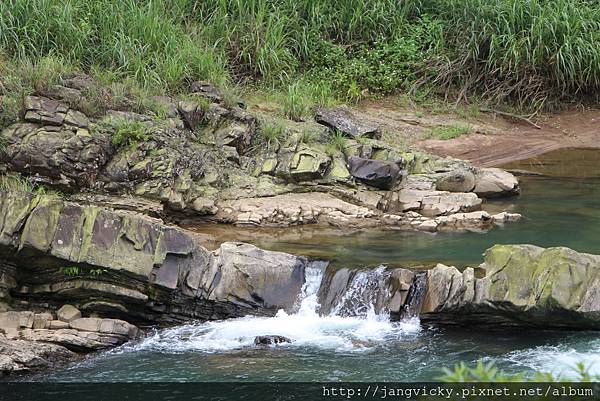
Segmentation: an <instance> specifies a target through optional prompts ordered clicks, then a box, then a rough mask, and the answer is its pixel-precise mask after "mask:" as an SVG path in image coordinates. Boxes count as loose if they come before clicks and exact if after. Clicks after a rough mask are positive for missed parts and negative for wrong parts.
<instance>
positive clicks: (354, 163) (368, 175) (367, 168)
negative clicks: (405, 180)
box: [348, 156, 403, 189]
mask: <svg viewBox="0 0 600 401" xmlns="http://www.w3.org/2000/svg"><path fill="white" fill-rule="evenodd" d="M348 171H349V172H350V174H352V176H353V177H355V178H357V179H359V180H361V181H362V182H364V183H365V184H367V185H370V186H373V187H376V188H380V189H391V188H393V187H394V186H395V185H396V183H397V182H399V181H401V180H402V177H403V171H402V170H401V169H400V166H399V165H398V164H397V163H390V162H384V161H380V160H373V159H363V158H360V157H355V156H350V157H349V158H348Z"/></svg>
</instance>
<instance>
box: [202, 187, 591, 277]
mask: <svg viewBox="0 0 600 401" xmlns="http://www.w3.org/2000/svg"><path fill="white" fill-rule="evenodd" d="M520 181H521V185H522V194H521V196H518V197H514V198H510V199H507V200H501V201H488V202H487V203H486V204H485V205H484V206H485V208H487V209H491V210H494V211H501V210H507V211H511V212H517V213H520V214H522V215H523V219H522V220H521V221H519V222H515V223H507V224H506V225H504V226H500V227H498V226H497V227H494V228H492V229H491V230H489V231H488V232H458V233H456V232H454V233H451V232H442V233H434V234H432V233H426V232H413V231H410V232H408V231H392V230H366V231H357V232H348V233H343V232H339V231H337V232H334V231H330V230H315V229H312V228H302V227H301V228H289V229H286V232H285V233H277V232H276V231H274V230H243V229H242V230H240V229H237V230H236V231H235V232H232V231H227V232H220V233H219V234H218V235H217V237H218V238H219V239H222V240H240V241H246V242H252V243H254V244H256V245H257V246H259V247H263V248H265V249H271V250H279V251H284V252H289V253H294V254H301V255H309V256H312V257H317V258H324V259H327V260H333V261H334V262H335V263H336V264H338V265H343V266H366V265H377V264H381V263H386V264H390V265H397V266H405V265H414V264H423V265H434V264H436V263H438V262H441V263H445V264H452V265H455V266H459V267H460V266H466V265H477V264H479V263H481V262H482V253H483V252H484V251H485V250H486V249H488V248H489V247H491V246H492V245H494V244H525V243H526V244H534V245H539V246H544V247H550V246H567V247H570V248H572V249H575V250H577V251H580V252H589V253H600V241H599V240H600V179H595V178H594V179H573V178H557V177H554V178H549V177H540V176H526V177H520ZM208 230H209V231H212V232H214V229H213V230H211V229H210V227H209V228H208Z"/></svg>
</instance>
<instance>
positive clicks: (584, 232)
mask: <svg viewBox="0 0 600 401" xmlns="http://www.w3.org/2000/svg"><path fill="white" fill-rule="evenodd" d="M559 152H560V153H559V154H558V155H557V154H556V152H554V153H551V154H549V155H546V156H542V157H540V158H537V159H536V160H528V161H524V162H520V163H516V164H514V165H511V166H508V167H511V168H514V169H521V170H523V169H526V170H530V171H537V172H538V173H544V174H547V176H524V177H521V183H522V194H521V196H519V197H516V198H512V199H508V200H502V201H493V202H487V204H486V205H485V207H486V208H487V209H490V210H501V209H503V210H510V211H513V212H518V213H521V214H522V215H523V216H524V217H523V220H521V221H520V222H518V223H510V224H507V225H506V226H504V227H495V228H493V229H492V230H490V231H489V232H485V233H483V232H462V233H437V234H429V233H416V232H401V231H389V230H388V231H384V230H368V231H353V232H345V233H340V232H336V233H333V232H332V231H331V230H325V231H323V230H315V229H311V228H308V229H307V228H295V229H287V230H285V231H283V232H280V234H281V235H277V234H276V233H274V232H273V230H240V229H236V231H235V235H236V238H237V239H238V240H245V241H248V242H253V243H254V244H256V245H258V246H261V247H264V248H267V249H272V250H281V251H286V252H291V253H296V254H304V255H309V256H312V257H316V258H324V259H330V260H332V261H333V263H334V265H336V266H348V267H365V266H371V267H373V269H377V267H378V266H380V265H382V264H385V265H390V266H415V267H419V266H422V267H423V268H426V267H427V266H430V265H432V264H435V263H437V262H442V263H445V264H453V265H456V266H458V267H464V266H468V265H477V264H479V263H481V261H482V257H481V254H482V252H483V251H484V250H485V249H487V248H489V247H490V246H492V245H493V244H509V243H529V244H535V245H540V246H546V247H547V246H567V247H570V248H573V249H575V250H577V251H582V252H590V253H600V248H599V246H598V240H599V239H600V162H599V160H600V158H599V157H598V155H599V153H598V151H588V150H577V149H571V150H562V151H559ZM582 152H583V153H582ZM584 156H585V157H584ZM581 160H584V161H583V162H579V161H581ZM201 231H202V230H201ZM209 231H210V232H211V233H212V234H213V235H215V236H216V237H217V239H218V240H221V239H230V238H228V236H231V235H232V234H231V233H232V231H231V229H229V230H225V231H223V230H221V229H220V228H219V229H215V228H209ZM322 275H323V272H322V271H321V270H319V269H316V268H315V269H312V270H311V271H310V272H309V274H308V275H307V281H306V284H305V286H304V288H303V293H302V295H301V297H300V298H299V299H298V302H297V310H296V311H295V312H294V313H285V312H283V311H280V312H279V313H278V314H277V316H275V317H272V318H258V317H245V318H240V319H231V320H226V321H217V322H208V323H196V324H189V325H185V326H179V327H174V328H170V329H165V330H160V331H157V332H155V333H152V334H150V335H149V336H147V337H146V338H145V339H143V340H141V341H139V342H137V343H131V344H125V345H124V346H122V347H119V348H117V349H114V350H111V351H108V352H105V353H101V354H97V355H95V356H93V357H91V358H90V359H88V360H86V361H84V362H81V363H79V364H76V365H74V366H71V367H69V368H66V369H63V370H57V371H53V372H51V373H48V374H44V375H41V376H36V377H35V378H34V380H48V381H85V382H94V381H97V382H102V381H238V380H252V381H271V380H274V381H388V380H389V381H423V380H433V379H435V378H437V377H439V376H440V374H441V373H442V372H441V367H452V366H453V365H455V364H457V363H459V362H465V363H467V364H473V363H475V362H476V361H477V360H478V359H483V360H484V361H494V362H495V363H496V364H497V366H498V367H499V368H501V369H503V370H505V371H507V372H521V371H525V372H528V373H530V374H532V373H534V372H552V373H555V374H561V375H563V376H565V377H570V376H572V375H573V374H574V370H573V367H574V365H575V363H576V362H578V361H583V362H584V363H586V365H588V366H589V367H590V372H591V373H593V374H600V335H599V334H597V333H595V332H568V331H541V330H537V331H535V332H532V331H523V330H521V331H492V332H485V331H481V330H479V329H476V328H453V329H449V328H440V327H428V326H425V325H422V324H421V323H420V322H419V319H418V317H411V318H407V319H405V320H404V321H401V322H391V321H390V320H389V318H388V316H387V315H386V314H385V313H382V314H380V315H376V314H375V313H374V312H373V310H372V308H371V307H370V305H368V303H367V304H361V305H357V307H356V309H355V310H354V311H344V312H341V311H340V310H339V309H338V310H334V312H332V313H331V314H330V315H327V316H321V315H319V313H318V307H319V306H318V299H317V296H316V292H317V290H318V288H319V284H320V280H321V277H322ZM359 284H360V283H357V284H356V285H357V287H356V291H360V288H362V287H360V288H359ZM263 334H278V335H284V336H287V337H289V338H290V339H292V343H291V344H284V345H280V346H276V347H271V348H257V347H255V346H254V345H253V339H254V337H255V336H256V335H263Z"/></svg>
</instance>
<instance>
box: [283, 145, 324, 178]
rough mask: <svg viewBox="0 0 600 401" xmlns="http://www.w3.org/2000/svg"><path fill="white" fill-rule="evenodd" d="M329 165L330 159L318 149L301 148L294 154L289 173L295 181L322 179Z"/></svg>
mask: <svg viewBox="0 0 600 401" xmlns="http://www.w3.org/2000/svg"><path fill="white" fill-rule="evenodd" d="M330 164H331V159H330V158H329V157H328V156H327V155H326V154H325V153H323V152H321V151H319V150H318V149H314V148H310V147H303V148H300V149H299V150H298V151H296V153H295V154H294V156H293V158H292V160H291V162H290V165H289V172H290V175H291V177H292V178H293V179H294V180H296V181H308V180H314V179H318V178H322V177H323V176H324V175H325V172H326V171H327V169H328V168H329V165H330Z"/></svg>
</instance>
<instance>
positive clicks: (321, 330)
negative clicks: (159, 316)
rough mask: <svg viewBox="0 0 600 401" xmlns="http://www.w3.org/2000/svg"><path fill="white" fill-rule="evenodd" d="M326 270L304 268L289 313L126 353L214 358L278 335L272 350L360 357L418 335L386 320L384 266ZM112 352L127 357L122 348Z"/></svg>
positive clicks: (222, 325) (414, 325)
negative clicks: (197, 354)
mask: <svg viewBox="0 0 600 401" xmlns="http://www.w3.org/2000/svg"><path fill="white" fill-rule="evenodd" d="M326 267H327V263H326V262H313V263H311V264H310V265H309V266H307V268H306V269H305V280H304V284H303V286H302V288H301V290H300V294H299V295H298V299H297V300H296V302H295V305H294V307H293V308H292V309H291V311H288V312H286V311H285V310H283V309H282V310H280V311H278V312H277V314H276V315H275V316H274V317H258V316H246V317H242V318H236V319H228V320H222V321H210V322H204V323H194V324H188V325H184V326H178V327H173V328H170V329H165V330H161V331H159V332H157V333H156V334H155V335H153V336H151V337H148V338H146V339H145V340H144V341H142V342H141V343H139V344H137V345H135V346H133V347H129V348H128V349H129V350H137V351H139V350H142V349H152V350H158V351H161V352H168V353H172V352H185V351H199V352H209V353H214V352H224V351H230V350H235V349H243V348H254V347H255V346H254V338H255V337H256V336H260V335H281V336H284V337H288V338H290V339H291V340H292V342H291V343H290V344H282V345H278V347H279V346H281V347H302V348H318V349H328V350H335V351H343V352H355V351H356V352H362V351H364V350H366V349H370V348H373V347H378V346H385V344H387V343H388V341H394V340H397V339H399V338H401V337H404V336H412V335H418V333H419V332H420V324H419V321H418V319H405V320H403V321H400V322H392V321H391V320H390V314H389V313H388V309H387V307H388V305H389V302H390V299H391V294H390V286H389V281H390V274H391V273H390V271H389V270H387V269H386V268H385V267H384V266H380V267H378V268H376V269H368V270H367V269H359V270H349V269H333V268H326ZM115 352H117V351H115ZM118 352H127V348H125V349H121V351H118Z"/></svg>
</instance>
